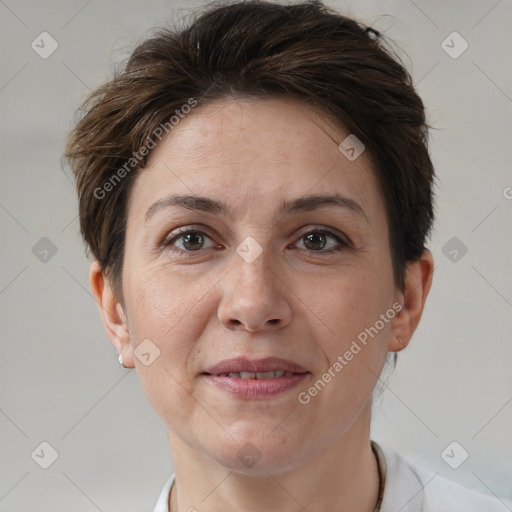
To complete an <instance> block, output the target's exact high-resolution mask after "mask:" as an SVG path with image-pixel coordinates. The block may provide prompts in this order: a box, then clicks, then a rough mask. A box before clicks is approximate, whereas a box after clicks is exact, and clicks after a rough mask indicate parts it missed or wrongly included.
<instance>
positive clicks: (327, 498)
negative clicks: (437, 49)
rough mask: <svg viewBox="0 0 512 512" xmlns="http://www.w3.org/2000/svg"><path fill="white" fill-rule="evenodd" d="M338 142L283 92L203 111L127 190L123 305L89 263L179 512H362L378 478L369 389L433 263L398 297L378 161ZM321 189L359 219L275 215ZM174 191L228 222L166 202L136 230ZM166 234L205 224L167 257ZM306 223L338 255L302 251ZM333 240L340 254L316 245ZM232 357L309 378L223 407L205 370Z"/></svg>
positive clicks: (428, 259) (418, 304) (421, 299)
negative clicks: (145, 353) (150, 355)
mask: <svg viewBox="0 0 512 512" xmlns="http://www.w3.org/2000/svg"><path fill="white" fill-rule="evenodd" d="M347 135H349V132H348V131H346V129H344V128H343V127H342V126H340V125H339V124H335V123H334V122H332V121H331V120H329V119H328V118H327V117H326V116H325V115H323V114H322V112H318V111H314V110H312V108H311V107H309V106H307V105H306V104H303V103H300V102H298V101H296V100H293V99H287V100H283V99H247V98H246V99H240V98H229V99H222V100H217V101H215V102H213V103H207V104H205V105H198V106H197V107H196V108H195V109H194V110H193V111H192V112H191V113H190V114H189V115H188V116H187V117H185V119H183V120H182V121H180V123H179V125H177V126H176V127H174V129H173V130H172V132H171V133H170V135H169V136H168V137H167V138H165V139H163V141H162V142H161V143H159V145H158V146H157V147H156V148H155V149H154V150H153V152H152V153H151V155H150V159H149V163H148V165H147V167H146V168H145V169H144V170H143V171H142V172H141V173H140V174H139V175H138V176H137V179H136V181H135V184H134V188H133V190H132V193H131V195H130V199H129V205H128V222H127V232H126V252H125V259H124V267H123V298H122V299H124V308H123V307H122V306H121V304H123V301H122V300H121V298H117V297H115V296H114V295H113V293H112V289H111V287H110V284H109V282H108V280H107V279H105V277H104V276H103V274H102V272H101V270H100V268H99V265H98V263H97V262H93V264H92V265H91V271H90V283H91V288H92V290H93V293H94V296H95V298H96V300H97V301H98V304H99V305H100V308H99V309H100V312H101V315H102V318H103V321H104V324H105V328H106V331H107V334H108V336H109V338H110V340H111V341H112V343H113V344H114V346H115V348H116V350H117V351H118V352H119V353H122V354H123V359H124V364H125V366H127V367H132V368H133V367H135V368H136V369H137V372H138V375H139V377H140V381H141V384H142V386H143V389H144V392H145V394H146V396H147V398H148V400H149V402H150V404H151V405H152V407H153V408H154V410H155V411H156V413H157V414H158V415H159V417H160V418H161V419H162V421H163V422H164V423H165V425H166V426H167V428H168V433H169V435H168V437H169V444H170V449H171V453H172V458H173V466H174V472H175V476H176V483H175V485H174V486H173V492H172V495H171V506H172V510H173V511H176V510H180V511H185V510H189V508H190V507H194V508H195V509H197V510H200V511H201V512H203V511H204V512H208V511H218V510H238V511H251V512H252V511H261V510H276V511H277V510H280V511H282V510H286V511H290V512H291V511H299V510H304V509H307V510H308V511H309V512H320V511H325V510H337V511H346V512H348V511H353V510H358V511H361V512H365V511H368V512H371V511H373V508H374V506H375V502H376V499H377V491H378V485H379V480H378V473H377V466H376V461H375V458H374V456H373V453H372V451H371V447H370V419H371V399H372V392H373V389H374V387H375V385H376V383H377V380H378V376H379V374H380V372H381V370H382V367H383V365H384V362H385V358H386V355H387V354H388V352H396V351H400V350H402V349H403V348H404V347H406V346H407V344H408V343H409V341H410V339H411V336H412V335H413V333H414V331H415V329H416V327H417V325H418V323H419V321H420V318H421V315H422V312H423V308H424V304H425V301H426V298H427V295H428V293H429V290H430V286H431V283H432V271H433V266H434V263H433V258H432V254H431V253H430V251H428V250H425V252H424V254H423V256H422V258H421V259H420V260H419V261H417V262H414V263H411V264H410V265H409V266H408V269H407V278H406V287H405V290H404V291H401V290H398V289H397V288H396V287H395V284H394V280H393V271H392V262H391V256H390V248H389V227H388V224H387V219H386V215H385V209H384V203H383V199H382V198H381V196H380V193H379V189H378V186H377V183H376V180H375V176H374V173H373V170H372V165H373V163H372V159H371V156H370V155H369V154H368V152H367V151H364V152H363V153H362V154H361V155H360V156H359V157H358V158H357V159H355V160H354V161H350V160H348V159H347V158H346V157H345V156H344V155H343V154H342V153H341V152H340V151H339V149H338V144H339V143H340V142H341V141H343V140H344V139H345V137H346V136H347ZM332 192H338V193H339V194H342V195H344V196H347V197H349V198H351V199H353V200H354V201H356V202H357V203H358V204H359V205H360V206H361V207H362V209H363V210H364V212H365V215H366V218H367V220H365V219H364V217H362V216H358V215H356V214H354V213H353V212H351V211H350V210H349V209H346V208H339V207H336V206H327V207H323V208H321V209H318V210H316V211H306V212H300V213H298V214H293V215H289V216H281V215H279V214H278V212H277V209H278V206H279V205H280V204H281V202H282V201H284V200H290V199H296V198H300V197H302V196H304V195H308V194H323V193H332ZM176 193H180V194H197V195H201V196H207V197H209V198H212V199H216V200H218V201H221V202H223V203H225V204H226V205H227V207H228V208H229V210H230V212H231V216H221V215H216V214H212V213H205V212H196V211H192V210H188V209H185V208H182V207H178V206H173V207H169V208H167V209H161V210H158V211H157V212H155V214H154V216H153V217H151V219H150V220H149V222H147V224H145V222H144V216H145V213H146V210H147V209H148V208H149V207H150V206H151V205H152V204H153V203H154V202H156V201H158V200H159V199H161V198H163V197H166V196H167V195H170V194H176ZM105 200H108V198H106V199H105ZM198 224H201V225H199V226H198ZM178 227H181V228H184V227H190V228H195V229H196V230H199V231H201V232H202V233H203V239H202V241H201V238H199V241H198V239H197V238H195V239H194V238H193V239H192V242H189V243H188V244H187V242H186V241H185V240H184V239H183V238H181V239H179V238H178V239H176V240H175V241H174V243H173V245H172V246H168V247H162V246H161V242H162V241H163V240H164V239H165V238H167V239H170V238H172V236H173V235H174V234H175V233H176V231H177V228H178ZM315 228H323V229H327V230H329V231H331V232H333V233H334V234H335V235H340V237H341V238H342V239H343V240H345V241H347V242H349V245H348V246H346V247H345V246H343V245H340V244H339V242H338V241H337V240H336V239H335V238H333V237H331V235H330V234H329V235H325V238H323V237H322V236H320V239H318V238H317V239H313V240H312V241H311V240H309V239H308V238H307V237H306V235H307V234H310V232H311V231H312V230H314V229H315ZM248 236H251V237H252V238H253V239H254V240H256V241H257V243H258V244H259V245H260V246H261V248H262V253H261V255H260V256H259V257H258V258H256V259H255V260H254V261H253V262H252V263H247V262H246V261H245V260H244V259H242V258H241V257H240V256H239V255H238V254H237V252H236V249H237V247H238V246H239V245H240V244H241V243H242V241H243V240H244V239H245V238H246V237H248ZM171 247H174V248H175V249H176V250H177V251H179V250H180V249H181V250H182V251H183V252H185V251H187V250H188V254H189V255H191V256H190V257H187V256H186V255H185V256H180V255H179V254H178V253H175V252H172V249H171ZM331 248H339V251H338V252H334V253H330V254H329V253H326V252H325V251H328V250H329V249H331ZM194 249H195V250H194ZM393 303H398V304H400V305H402V306H403V308H402V309H401V311H400V312H399V313H398V314H396V316H394V318H392V320H390V321H388V322H387V323H385V325H384V327H383V328H382V329H381V330H380V331H379V332H378V334H377V335H375V336H374V337H373V338H369V342H368V344H367V345H366V346H364V348H362V350H361V351H360V352H359V353H358V354H357V355H355V356H354V357H353V359H352V360H351V361H349V362H348V364H347V365H346V366H344V367H343V370H342V371H340V372H338V373H336V376H335V377H334V378H332V380H331V381H330V382H329V383H328V384H327V385H326V386H325V387H324V388H323V389H322V390H321V391H320V392H319V393H318V394H317V395H316V396H314V397H312V398H311V400H310V402H309V403H307V404H301V403H300V402H299V401H298V398H297V397H298V394H299V392H301V391H305V390H306V391H307V389H308V388H310V387H311V385H312V384H313V383H314V382H315V381H317V380H318V379H319V378H321V376H322V374H324V373H325V372H326V371H327V370H328V368H329V367H332V365H333V363H334V362H335V361H336V360H337V358H338V356H343V354H344V353H345V352H346V351H347V350H348V349H349V348H350V346H351V343H352V342H353V340H355V339H356V338H357V336H358V334H359V333H361V332H362V331H364V329H365V328H368V327H370V326H374V325H375V323H376V320H378V319H379V315H381V314H384V313H386V311H389V310H390V308H392V304H393ZM145 339H150V340H151V342H152V343H153V344H154V346H156V347H158V349H159V351H160V354H159V356H158V357H157V358H156V359H155V360H154V361H153V362H152V363H151V364H150V365H148V366H146V365H145V364H143V363H142V362H141V361H140V360H139V359H138V358H137V357H135V355H134V350H135V348H136V347H137V346H138V345H139V343H141V342H142V341H143V340H145ZM238 355H246V356H248V357H250V358H262V357H267V356H277V357H282V358H284V359H289V360H292V361H295V362H296V363H298V364H300V365H302V366H303V367H305V368H306V369H307V370H309V371H310V372H311V373H310V374H309V375H308V377H307V379H306V381H305V382H304V383H303V385H302V384H301V386H300V387H299V388H295V389H292V390H289V391H286V392H284V393H281V394H279V395H277V396H274V397H269V398H265V399H263V400H262V399H259V400H254V399H242V398H238V397H235V396H233V395H232V394H230V393H228V392H226V391H222V390H219V389H218V388H217V387H215V386H213V385H212V384H211V383H209V382H207V380H206V379H205V378H204V376H202V375H201V373H202V372H204V371H205V370H206V369H207V368H208V367H209V366H211V365H213V364H215V363H217V362H219V361H221V360H223V359H226V358H230V357H234V356H238ZM248 442H250V443H252V445H254V447H256V449H257V450H258V453H259V454H260V455H261V458H260V459H259V460H258V462H257V463H256V464H254V465H253V466H251V467H247V466H246V465H244V463H243V462H242V461H241V460H240V459H239V458H238V456H237V455H238V452H239V450H240V449H241V448H242V447H244V445H246V443H248Z"/></svg>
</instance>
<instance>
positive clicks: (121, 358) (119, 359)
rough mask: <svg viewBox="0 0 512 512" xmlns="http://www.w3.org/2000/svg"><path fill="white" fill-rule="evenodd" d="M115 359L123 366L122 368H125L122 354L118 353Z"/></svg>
mask: <svg viewBox="0 0 512 512" xmlns="http://www.w3.org/2000/svg"><path fill="white" fill-rule="evenodd" d="M117 360H118V361H119V364H120V365H121V366H122V367H123V368H126V366H125V365H124V363H123V354H119V357H118V358H117Z"/></svg>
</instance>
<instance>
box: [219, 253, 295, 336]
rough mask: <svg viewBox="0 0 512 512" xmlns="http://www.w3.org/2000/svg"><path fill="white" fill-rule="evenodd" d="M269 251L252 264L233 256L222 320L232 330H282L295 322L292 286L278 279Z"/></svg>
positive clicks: (226, 284)
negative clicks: (293, 318)
mask: <svg viewBox="0 0 512 512" xmlns="http://www.w3.org/2000/svg"><path fill="white" fill-rule="evenodd" d="M270 259H271V257H270V254H269V252H268V250H263V252H262V253H261V254H260V256H258V258H256V259H255V260H254V261H252V262H251V263H248V262H246V261H244V260H243V259H242V258H241V257H239V255H238V254H236V253H235V254H234V255H233V263H232V264H233V265H234V268H233V269H232V270H231V271H230V272H228V273H227V275H226V276H225V277H224V279H222V281H221V284H220V285H221V286H222V287H223V290H222V298H221V301H220V304H219V308H218V318H219V320H220V321H221V323H222V324H223V325H224V326H226V327H227V328H228V329H235V330H246V331H250V332H255V331H261V332H265V331H267V332H268V331H273V330H278V329H281V328H283V327H285V326H286V325H288V324H289V323H290V321H291V316H292V310H291V307H290V303H289V297H290V295H291V294H292V293H291V291H290V288H289V286H287V285H286V284H285V283H284V280H283V279H282V278H281V277H280V276H278V273H277V270H278V269H277V265H274V267H275V268H273V266H272V263H271V261H270Z"/></svg>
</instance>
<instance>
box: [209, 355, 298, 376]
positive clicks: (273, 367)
mask: <svg viewBox="0 0 512 512" xmlns="http://www.w3.org/2000/svg"><path fill="white" fill-rule="evenodd" d="M270 372H284V374H286V373H288V374H298V373H308V370H306V368H304V367H302V366H300V365H299V364H297V363H295V362H293V361H288V360H286V359H281V358H279V357H267V358H264V359H248V358H246V357H236V358H232V359H224V360H223V361H220V362H219V363H217V364H215V365H213V366H211V367H210V368H208V369H207V370H206V371H205V372H203V373H205V374H207V375H225V374H228V375H229V374H234V375H233V377H234V378H236V377H237V374H238V375H240V374H241V375H242V378H254V379H257V378H258V377H259V376H258V375H254V376H252V375H251V374H270ZM277 375H278V376H281V375H279V374H277ZM260 377H261V378H268V377H267V376H264V375H260Z"/></svg>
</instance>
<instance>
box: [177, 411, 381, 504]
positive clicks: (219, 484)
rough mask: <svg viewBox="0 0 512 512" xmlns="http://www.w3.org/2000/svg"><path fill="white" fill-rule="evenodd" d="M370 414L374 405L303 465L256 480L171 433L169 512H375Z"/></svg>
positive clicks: (376, 481)
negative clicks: (171, 486)
mask: <svg viewBox="0 0 512 512" xmlns="http://www.w3.org/2000/svg"><path fill="white" fill-rule="evenodd" d="M370 414H371V402H370V403H369V404H367V407H365V409H363V411H362V413H361V414H360V415H359V416H358V418H357V419H356V420H355V421H354V423H353V424H352V425H351V426H350V427H349V429H348V430H347V431H346V432H345V433H344V434H343V435H342V436H340V437H339V438H337V439H335V440H334V441H333V442H332V443H330V444H326V446H325V447H324V449H323V450H322V451H320V452H318V453H317V454H316V455H315V456H312V457H310V458H307V459H304V460H303V462H302V464H300V465H297V466H296V467H294V468H292V469H290V470H287V471H284V472H274V471H272V469H270V468H269V469H268V470H266V471H263V472H262V473H261V472H260V473H258V474H255V475H249V474H246V473H239V472H236V471H235V470H232V469H229V468H226V467H224V466H222V465H220V464H219V463H218V462H216V461H215V460H213V459H212V458H210V457H207V456H206V455H204V453H199V452H198V451H197V450H194V449H192V448H190V447H189V446H188V445H187V444H185V443H184V442H183V441H182V440H181V439H180V438H179V437H178V436H176V435H175V434H174V433H173V432H172V431H169V443H170V447H171V453H172V456H173V466H174V473H175V484H174V485H173V488H172V493H171V499H170V502H171V503H170V505H171V506H170V510H171V512H182V511H188V510H196V509H197V510H201V512H213V511H218V510H238V511H240V512H256V511H261V510H268V511H278V510H279V511H287V512H304V510H307V511H308V512H324V511H325V510H336V511H337V512H349V511H350V512H352V511H353V510H358V511H360V512H373V510H374V508H375V504H376V502H377V496H378V490H379V475H378V465H377V461H376V459H375V456H374V454H373V451H372V449H371V444H370Z"/></svg>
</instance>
